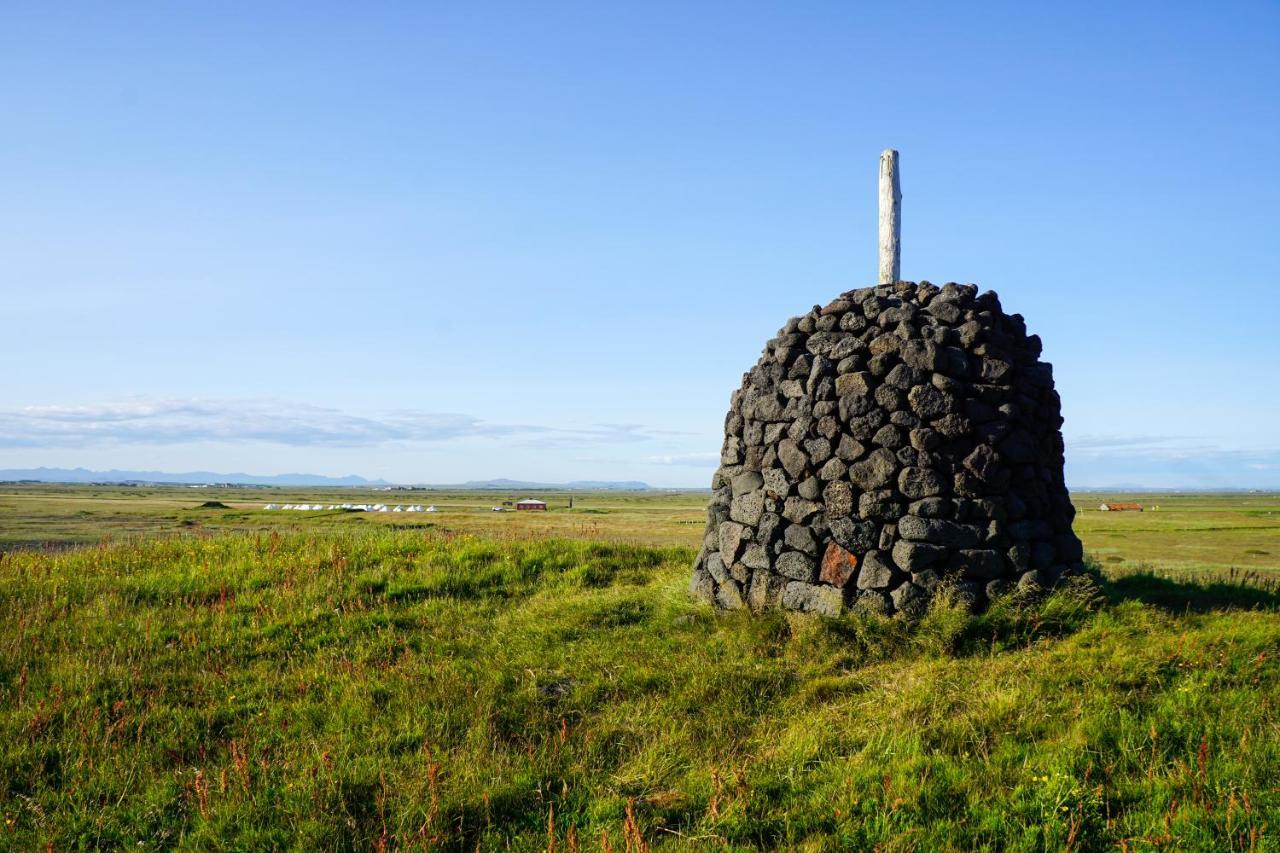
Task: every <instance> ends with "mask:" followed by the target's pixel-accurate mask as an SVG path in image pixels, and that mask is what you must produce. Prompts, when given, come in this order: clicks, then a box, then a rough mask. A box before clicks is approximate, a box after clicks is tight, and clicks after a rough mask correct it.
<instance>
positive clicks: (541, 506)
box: [516, 498, 547, 512]
mask: <svg viewBox="0 0 1280 853" xmlns="http://www.w3.org/2000/svg"><path fill="white" fill-rule="evenodd" d="M516 509H517V510H521V509H526V510H536V511H541V512H546V511H547V504H546V501H540V500H535V499H534V498H525V499H524V500H522V501H516Z"/></svg>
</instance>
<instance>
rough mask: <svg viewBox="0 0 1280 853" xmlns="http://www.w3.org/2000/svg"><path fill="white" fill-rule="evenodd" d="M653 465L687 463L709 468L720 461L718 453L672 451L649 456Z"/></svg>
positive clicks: (694, 466)
mask: <svg viewBox="0 0 1280 853" xmlns="http://www.w3.org/2000/svg"><path fill="white" fill-rule="evenodd" d="M649 461H650V462H652V463H653V464H655V465H687V466H689V467H690V468H710V467H713V466H715V465H717V464H719V462H720V454H719V453H672V454H669V455H666V456H650V457H649Z"/></svg>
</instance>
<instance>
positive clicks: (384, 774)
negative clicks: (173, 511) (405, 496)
mask: <svg viewBox="0 0 1280 853" xmlns="http://www.w3.org/2000/svg"><path fill="white" fill-rule="evenodd" d="M692 556H693V554H692V552H691V551H690V550H688V549H685V548H652V547H643V546H634V545H621V544H607V543H592V542H585V541H571V540H540V541H497V540H491V539H478V538H473V537H470V536H442V535H439V534H437V533H435V532H433V531H422V530H416V531H415V530H394V529H383V528H376V527H375V528H374V529H370V530H354V529H351V530H336V531H311V532H307V531H302V532H295V533H284V534H278V533H272V532H269V533H261V534H259V533H246V534H231V533H225V534H219V535H213V536H207V535H206V536H196V535H190V536H179V537H173V538H167V539H158V540H157V539H148V540H135V541H125V542H117V543H114V544H112V543H108V544H104V545H101V546H99V547H94V548H86V549H80V550H70V551H64V552H53V553H45V552H37V551H18V552H13V553H9V554H5V555H3V556H2V557H0V625H2V630H0V738H2V740H3V746H0V819H2V820H3V827H2V828H0V847H5V848H8V849H33V848H43V847H44V846H45V845H48V844H52V845H53V846H54V847H55V848H58V849H61V848H67V847H130V848H142V849H147V848H152V847H174V846H178V847H187V848H201V849H204V848H216V849H248V848H260V847H272V846H278V847H290V848H298V849H312V848H319V849H367V848H375V847H378V846H379V845H382V846H386V847H400V848H439V849H458V850H474V849H477V848H479V849H485V850H489V849H514V850H543V849H548V847H550V846H552V845H554V846H555V849H557V850H565V849H571V847H572V846H573V844H574V843H576V844H577V845H578V846H580V847H581V849H600V848H602V847H603V846H604V844H605V841H604V839H606V838H607V843H608V845H609V846H610V847H611V848H612V849H614V850H618V851H622V850H625V849H628V848H631V849H636V848H637V843H638V842H637V839H640V840H643V842H644V843H645V844H646V845H649V846H651V847H653V848H655V849H656V848H670V849H685V848H702V847H709V846H725V847H727V848H729V849H753V848H777V847H794V848H800V849H815V850H820V849H832V850H834V849H867V848H871V847H875V846H879V847H881V848H882V849H892V850H937V849H955V850H969V849H982V848H985V849H992V850H1005V849H1011V850H1059V849H1064V848H1069V849H1101V848H1110V847H1127V848H1128V849H1149V848H1151V847H1157V846H1174V845H1178V846H1181V847H1182V848H1184V849H1204V850H1208V849H1215V850H1216V849H1242V850H1248V849H1259V850H1264V849H1277V848H1278V847H1280V842H1277V834H1276V833H1277V821H1278V820H1280V660H1278V656H1280V614H1278V612H1277V604H1280V597H1278V596H1277V595H1276V593H1275V591H1274V590H1272V589H1269V588H1266V584H1265V583H1264V584H1262V585H1261V586H1258V585H1249V584H1247V583H1239V582H1237V583H1229V582H1195V581H1180V580H1174V579H1169V578H1161V577H1156V576H1154V575H1151V574H1130V575H1127V576H1124V577H1117V578H1115V579H1113V580H1110V581H1105V582H1099V583H1094V582H1092V581H1082V582H1079V583H1076V584H1075V585H1074V586H1072V587H1069V588H1066V589H1063V590H1060V591H1058V592H1057V593H1055V594H1054V595H1052V596H1051V597H1049V598H1048V599H1046V600H1043V601H1039V602H1031V601H1021V600H1017V599H1005V600H1002V601H999V602H997V603H996V605H994V606H993V607H992V608H991V609H989V610H988V611H987V612H986V613H984V614H982V615H981V616H978V617H970V616H968V615H967V614H965V613H964V612H963V611H962V610H960V609H958V608H956V607H953V606H950V605H949V604H948V603H947V601H946V600H945V599H943V600H940V601H939V602H938V603H937V604H936V605H935V606H934V608H933V609H932V610H931V611H930V612H929V613H928V614H927V616H926V617H925V618H924V619H923V620H922V621H921V622H920V623H919V624H917V625H914V626H908V625H905V624H904V623H902V622H901V621H897V620H891V619H884V618H881V617H875V616H869V615H859V616H850V617H848V618H845V619H841V620H834V621H828V620H821V619H816V618H808V617H802V616H795V615H793V616H783V615H779V614H771V615H768V616H764V617H755V618H752V617H749V616H746V615H744V614H731V615H720V616H717V615H715V614H713V613H712V612H710V611H709V610H707V609H704V608H702V607H699V606H696V605H694V604H693V603H691V602H690V601H689V599H688V597H687V595H686V593H685V585H686V582H687V578H688V567H689V565H690V563H691V560H692ZM574 839H576V841H575V840H574ZM628 839H630V841H629V840H628Z"/></svg>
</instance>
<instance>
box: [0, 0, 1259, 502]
mask: <svg viewBox="0 0 1280 853" xmlns="http://www.w3.org/2000/svg"><path fill="white" fill-rule="evenodd" d="M0 75H2V76H3V79H4V80H5V86H4V90H3V94H0V99H2V104H3V108H2V109H0V188H3V191H0V318H2V319H3V334H2V335H0V360H2V361H3V363H4V364H5V365H6V366H7V369H6V370H5V381H4V382H3V383H0V468H12V467H34V466H38V465H51V466H76V465H81V466H85V467H90V468H146V469H161V470H192V469H201V470H236V471H251V472H254V473H264V474H269V473H279V472H284V471H309V472H314V473H322V474H347V473H358V474H362V475H365V476H369V477H383V478H386V479H389V480H395V481H418V482H456V481H460V480H465V479H480V478H488V477H498V476H506V477H519V478H530V479H550V480H568V479H586V478H590V479H642V480H646V481H648V482H651V483H654V484H657V485H673V486H705V485H706V484H707V483H708V482H709V478H710V475H711V472H712V470H713V467H714V456H715V452H716V450H717V449H718V446H719V440H720V430H721V424H722V420H723V416H724V411H725V409H726V407H727V403H728V398H729V394H730V392H731V391H732V390H733V389H734V388H735V387H736V386H737V385H738V383H739V381H740V379H741V374H742V372H743V371H745V370H746V369H748V368H749V367H750V366H751V365H752V364H753V363H754V362H755V360H756V358H757V357H758V355H759V352H760V348H761V346H762V344H763V343H764V341H765V340H766V339H767V338H768V337H770V336H771V335H772V334H773V333H774V331H775V330H776V329H777V328H778V327H779V326H780V325H781V324H782V323H783V321H785V320H786V318H787V317H789V316H791V315H793V314H796V313H800V312H802V311H804V310H806V309H807V308H808V307H809V306H811V305H813V304H814V303H818V302H825V301H827V300H828V299H830V298H831V297H832V296H833V295H835V294H836V293H839V292H840V291H842V290H845V289H848V288H850V287H855V286H861V285H864V284H868V283H872V279H873V278H874V274H875V261H876V258H875V239H876V234H875V217H876V210H875V181H876V174H877V159H878V154H879V151H880V150H881V149H882V148H884V147H889V146H892V147H896V148H898V149H899V150H900V151H901V162H902V170H903V195H904V199H903V206H904V207H903V209H904V213H903V275H904V277H906V278H911V279H930V280H932V281H935V282H939V283H941V282H945V281H949V280H956V281H961V282H965V281H972V282H975V283H977V284H979V285H980V286H982V287H983V288H991V289H994V290H996V291H998V292H999V293H1000V295H1001V298H1002V301H1003V303H1004V305H1005V307H1006V308H1007V309H1009V310H1013V311H1018V312H1020V313H1022V314H1024V315H1025V316H1026V317H1027V320H1028V325H1029V326H1030V328H1031V329H1032V330H1033V331H1036V332H1038V333H1039V334H1040V335H1041V336H1042V337H1043V338H1044V340H1045V357H1046V358H1047V359H1048V360H1050V361H1052V362H1053V363H1054V365H1055V372H1056V376H1057V382H1058V388H1059V390H1060V392H1061V394H1062V397H1063V400H1064V416H1065V418H1066V426H1065V427H1064V434H1065V435H1066V438H1067V443H1068V479H1069V482H1070V483H1071V484H1072V485H1073V486H1075V487H1082V486H1104V485H1113V484H1132V485H1144V486H1171V487H1177V486H1181V487H1197V486H1198V487H1231V486H1243V487H1268V486H1269V487H1280V428H1278V427H1277V424H1280V380H1278V379H1277V378H1276V373H1275V370H1276V367H1277V365H1280V334H1277V332H1276V321H1277V317H1278V316H1280V292H1278V291H1280V281H1277V278H1278V275H1280V238H1278V237H1277V233H1278V232H1280V161H1278V155H1280V96H1278V95H1277V92H1280V6H1277V5H1276V4H1275V3H1225V4H1203V3H1200V4H1192V3H1187V4H1183V3H1125V4H1060V5H1056V6H1050V5H1049V4H1025V3H1011V4H945V5H943V4H939V5H934V4H910V3H908V4H853V3H831V4H823V3H808V4H772V3H769V4H766V3H758V4H728V3H725V4H715V3H695V4H688V3H670V4H666V3H643V4H640V3H634V4H623V3H605V4H601V3H593V4H588V3H582V4H565V3H549V4H528V3H510V4H502V3H465V4H464V3H455V4H409V3H402V4H395V3H370V4H332V5H327V4H321V3H306V4H302V3H298V4H284V3H277V4H248V3H245V4H234V3H227V4H217V5H216V6H201V5H199V4H173V3H164V4H161V3H155V4H147V3H127V4H36V3H32V4H16V3H9V4H5V6H4V8H3V9H2V10H0Z"/></svg>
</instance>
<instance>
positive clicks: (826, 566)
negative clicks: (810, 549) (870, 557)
mask: <svg viewBox="0 0 1280 853" xmlns="http://www.w3.org/2000/svg"><path fill="white" fill-rule="evenodd" d="M857 571H858V555H857V554H854V553H852V552H851V551H846V550H845V549H844V548H841V547H840V545H839V544H837V543H835V542H830V543H828V544H827V550H826V551H825V552H824V553H823V555H822V568H821V569H819V571H818V580H820V581H822V582H823V583H829V584H831V585H832V586H841V587H842V586H844V585H845V584H847V583H848V582H849V579H850V578H852V577H853V576H854V575H855V574H857Z"/></svg>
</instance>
